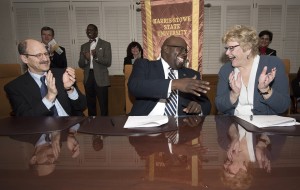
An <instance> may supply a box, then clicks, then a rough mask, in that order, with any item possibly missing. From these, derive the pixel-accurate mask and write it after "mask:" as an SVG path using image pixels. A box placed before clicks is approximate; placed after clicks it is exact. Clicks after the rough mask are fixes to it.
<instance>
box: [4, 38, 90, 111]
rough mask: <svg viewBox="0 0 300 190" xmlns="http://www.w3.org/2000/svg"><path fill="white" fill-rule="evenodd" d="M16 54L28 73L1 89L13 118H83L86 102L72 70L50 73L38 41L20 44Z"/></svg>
mask: <svg viewBox="0 0 300 190" xmlns="http://www.w3.org/2000/svg"><path fill="white" fill-rule="evenodd" d="M18 51H19V54H20V58H21V60H22V61H23V63H25V64H26V65H27V67H28V70H27V72H26V73H25V74H23V75H21V76H19V77H18V78H16V79H15V80H13V81H11V82H9V83H8V84H6V85H5V87H4V89H5V91H6V94H7V97H8V98H9V101H10V103H11V106H12V109H13V112H14V114H15V115H16V116H70V115H83V110H84V109H85V108H86V100H85V97H84V95H82V93H81V92H80V91H79V90H78V88H77V87H76V84H75V81H76V78H75V70H74V69H73V68H70V67H68V68H66V69H57V68H56V69H55V68H53V69H51V70H49V69H50V58H49V53H48V52H47V50H46V48H45V46H44V45H43V44H42V43H41V42H39V41H37V40H33V39H27V40H25V41H22V42H20V43H19V45H18Z"/></svg>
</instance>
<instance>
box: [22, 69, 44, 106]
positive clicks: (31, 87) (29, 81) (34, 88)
mask: <svg viewBox="0 0 300 190" xmlns="http://www.w3.org/2000/svg"><path fill="white" fill-rule="evenodd" d="M24 81H25V84H24V88H23V90H24V91H28V92H30V93H28V94H30V96H31V100H32V101H33V102H36V100H38V99H42V96H41V91H40V88H39V86H38V84H37V83H36V82H35V80H34V79H33V78H32V76H31V75H30V74H29V72H26V74H25V75H24Z"/></svg>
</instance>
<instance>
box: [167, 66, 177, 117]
mask: <svg viewBox="0 0 300 190" xmlns="http://www.w3.org/2000/svg"><path fill="white" fill-rule="evenodd" d="M169 69H170V72H169V74H168V79H170V80H174V79H176V77H175V74H174V69H172V68H169ZM177 98H178V96H177V90H172V91H171V94H170V96H169V97H168V98H167V100H166V107H165V115H167V116H176V115H177V114H176V113H177Z"/></svg>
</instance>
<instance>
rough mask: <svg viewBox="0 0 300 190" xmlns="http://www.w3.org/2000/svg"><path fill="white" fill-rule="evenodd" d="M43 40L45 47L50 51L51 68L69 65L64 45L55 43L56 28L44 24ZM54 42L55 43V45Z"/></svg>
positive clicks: (42, 30)
mask: <svg viewBox="0 0 300 190" xmlns="http://www.w3.org/2000/svg"><path fill="white" fill-rule="evenodd" d="M41 37H42V42H43V43H44V45H45V48H46V49H47V51H48V52H49V53H50V60H51V65H50V67H51V68H66V67H67V57H66V50H65V48H64V47H62V46H59V45H58V44H56V43H53V40H54V30H53V28H50V27H48V26H44V27H43V28H42V29H41ZM53 44H54V45H53Z"/></svg>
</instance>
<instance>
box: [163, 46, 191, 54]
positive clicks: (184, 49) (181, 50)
mask: <svg viewBox="0 0 300 190" xmlns="http://www.w3.org/2000/svg"><path fill="white" fill-rule="evenodd" d="M167 46H169V47H175V48H179V51H180V53H181V52H184V53H188V52H189V51H188V50H187V49H186V48H185V47H182V46H175V45H167Z"/></svg>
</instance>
